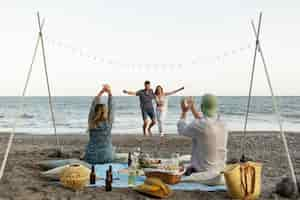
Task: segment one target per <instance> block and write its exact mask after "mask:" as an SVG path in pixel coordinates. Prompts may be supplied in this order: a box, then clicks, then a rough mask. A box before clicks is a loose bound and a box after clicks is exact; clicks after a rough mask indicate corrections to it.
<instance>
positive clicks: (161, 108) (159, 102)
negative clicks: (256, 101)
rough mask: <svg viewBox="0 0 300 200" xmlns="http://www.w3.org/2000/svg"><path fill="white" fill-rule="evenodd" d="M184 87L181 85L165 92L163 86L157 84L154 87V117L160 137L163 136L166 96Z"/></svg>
mask: <svg viewBox="0 0 300 200" xmlns="http://www.w3.org/2000/svg"><path fill="white" fill-rule="evenodd" d="M183 89H184V87H181V88H179V89H177V90H174V91H171V92H165V91H164V89H163V87H162V86H160V85H158V86H157V87H156V89H155V92H154V94H155V103H156V118H157V122H158V132H159V135H160V136H161V137H163V136H164V128H163V123H164V120H165V117H166V114H167V110H168V98H167V97H168V96H170V95H173V94H176V93H177V92H179V91H181V90H183Z"/></svg>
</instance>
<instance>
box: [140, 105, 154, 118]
mask: <svg viewBox="0 0 300 200" xmlns="http://www.w3.org/2000/svg"><path fill="white" fill-rule="evenodd" d="M141 111H142V116H143V120H146V119H148V117H149V118H150V119H151V120H155V112H154V108H147V109H142V110H141Z"/></svg>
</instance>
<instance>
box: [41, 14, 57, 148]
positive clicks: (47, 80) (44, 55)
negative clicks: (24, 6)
mask: <svg viewBox="0 0 300 200" xmlns="http://www.w3.org/2000/svg"><path fill="white" fill-rule="evenodd" d="M37 18H38V25H39V35H40V38H41V46H42V53H43V63H44V70H45V75H46V82H47V89H48V100H49V106H50V112H51V119H52V124H53V129H54V135H55V137H56V145H57V147H58V148H59V149H60V151H61V152H62V147H61V145H60V142H59V137H58V135H57V132H56V122H55V117H54V111H53V104H52V96H51V90H50V84H49V77H48V69H47V62H46V53H45V46H44V38H43V33H42V26H41V21H40V14H39V12H38V13H37Z"/></svg>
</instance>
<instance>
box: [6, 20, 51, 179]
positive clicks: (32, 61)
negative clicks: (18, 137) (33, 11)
mask: <svg viewBox="0 0 300 200" xmlns="http://www.w3.org/2000/svg"><path fill="white" fill-rule="evenodd" d="M44 22H45V20H44V19H43V21H42V24H41V29H42V28H43V26H44ZM39 43H40V35H38V38H37V41H36V44H35V48H34V52H33V56H32V60H31V63H30V67H29V70H28V73H27V77H26V81H25V86H24V88H23V91H22V95H21V97H22V100H21V103H20V107H19V110H18V113H17V115H16V118H15V120H14V123H13V127H12V131H11V133H10V136H9V139H8V143H7V147H6V150H5V153H4V158H3V161H2V164H1V168H0V180H1V179H2V177H3V175H4V170H5V167H6V163H7V159H8V155H9V152H10V149H11V146H12V143H13V140H14V136H15V130H16V126H17V122H18V119H19V117H20V115H21V112H23V108H24V101H25V95H26V91H27V87H28V84H29V80H30V77H31V73H32V67H33V64H34V61H35V58H36V54H37V50H38V46H39Z"/></svg>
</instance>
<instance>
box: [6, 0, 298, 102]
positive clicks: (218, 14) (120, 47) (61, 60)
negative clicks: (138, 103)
mask: <svg viewBox="0 0 300 200" xmlns="http://www.w3.org/2000/svg"><path fill="white" fill-rule="evenodd" d="M0 4H1V6H0V36H1V37H0V54H1V58H0V67H1V73H0V80H1V84H0V96H18V95H20V94H21V92H22V89H23V87H24V83H25V79H26V74H27V71H28V69H29V65H30V63H31V59H32V56H33V50H34V46H35V43H36V41H37V36H38V24H37V16H36V12H37V11H39V12H40V15H41V17H42V18H44V19H45V25H44V29H43V34H44V36H45V38H44V40H45V52H46V60H47V66H48V73H49V80H50V84H51V85H50V87H51V92H52V95H53V96H93V95H95V94H96V93H97V92H98V91H99V89H100V88H101V85H102V84H104V83H109V84H111V86H112V90H113V94H114V95H121V94H122V93H121V91H122V90H123V89H128V90H133V91H135V90H138V89H140V88H142V87H143V82H144V80H150V81H151V82H152V86H153V87H155V86H156V85H158V84H160V85H162V86H163V87H164V88H165V90H166V91H170V90H173V89H176V88H178V87H181V86H185V90H184V91H183V92H182V93H180V95H202V94H204V93H207V92H209V93H214V94H216V95H219V96H233V95H234V96H235V95H236V96H245V95H247V94H248V88H249V81H250V73H251V65H252V60H253V54H254V45H255V37H254V34H253V31H252V28H251V20H252V19H253V20H254V21H255V24H257V21H258V15H259V12H260V11H262V12H263V18H262V29H261V38H260V39H261V45H262V48H263V51H264V54H265V58H266V61H267V64H268V69H269V72H270V75H271V80H272V83H273V87H274V90H275V94H276V95H279V96H284V95H286V96H299V95H300V87H298V86H299V85H300V79H299V75H300V59H299V52H300V40H299V35H300V25H299V21H300V12H299V7H300V1H297V0H289V1H279V0H273V1H270V0H268V1H267V0H240V1H238V0H227V1H216V0H210V1H203V0H185V1H183V0H151V1H149V0H148V1H146V0H126V1H124V0H88V1H79V0H73V1H67V0H51V1H50V0H48V1H42V0H39V1H37V0H26V1H24V0H10V1H4V0H2V1H1V2H0ZM41 52H42V51H41V48H40V46H39V49H38V53H37V57H36V60H35V62H34V65H33V71H32V75H31V79H30V82H29V86H28V92H27V95H32V96H44V95H47V87H46V79H45V74H44V70H43V60H42V53H41ZM253 94H254V95H269V94H270V92H269V90H268V86H267V81H266V78H265V74H264V70H263V65H262V62H261V59H260V57H258V59H257V66H256V71H255V79H254V89H253Z"/></svg>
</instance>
